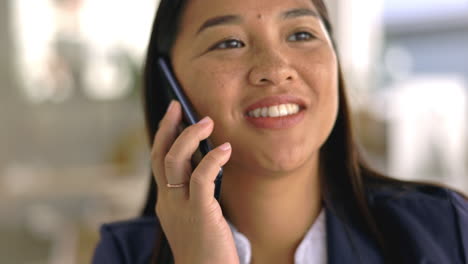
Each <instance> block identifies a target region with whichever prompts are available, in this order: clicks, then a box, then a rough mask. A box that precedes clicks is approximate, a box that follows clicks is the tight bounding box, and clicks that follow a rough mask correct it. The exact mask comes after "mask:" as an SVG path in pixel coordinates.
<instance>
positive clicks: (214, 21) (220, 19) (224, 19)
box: [196, 8, 319, 35]
mask: <svg viewBox="0 0 468 264" xmlns="http://www.w3.org/2000/svg"><path fill="white" fill-rule="evenodd" d="M302 16H312V17H316V18H319V15H318V14H317V13H316V12H315V11H314V10H312V9H308V8H296V9H291V10H288V11H286V12H284V13H281V15H280V17H281V18H283V19H289V18H296V17H302ZM240 23H242V17H241V16H239V15H224V16H217V17H213V18H210V19H208V20H206V21H205V22H204V23H203V24H202V25H201V26H200V28H198V30H197V33H196V35H198V34H200V33H201V32H202V31H204V30H205V29H207V28H210V27H215V26H221V25H226V24H240Z"/></svg>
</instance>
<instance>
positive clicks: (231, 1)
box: [181, 0, 317, 27]
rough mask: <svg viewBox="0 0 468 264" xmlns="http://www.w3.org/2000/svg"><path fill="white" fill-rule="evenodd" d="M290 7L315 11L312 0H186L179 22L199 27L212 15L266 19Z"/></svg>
mask: <svg viewBox="0 0 468 264" xmlns="http://www.w3.org/2000/svg"><path fill="white" fill-rule="evenodd" d="M292 9H309V10H312V11H313V12H314V13H317V11H316V8H315V6H314V4H313V2H312V0H188V1H187V5H186V7H185V10H184V14H183V15H182V21H181V22H182V24H183V25H184V27H187V26H189V27H199V26H200V25H201V24H202V23H204V22H205V21H207V20H209V19H211V18H213V17H224V16H236V17H242V18H245V19H251V18H255V19H268V18H273V17H274V16H278V15H279V14H280V13H282V12H286V10H292Z"/></svg>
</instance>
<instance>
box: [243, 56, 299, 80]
mask: <svg viewBox="0 0 468 264" xmlns="http://www.w3.org/2000/svg"><path fill="white" fill-rule="evenodd" d="M253 61H254V63H253V65H252V68H251V70H250V72H249V82H250V83H252V84H253V85H262V86H265V85H273V86H278V85H282V84H284V83H287V82H291V81H294V80H295V79H296V78H297V72H296V71H295V69H294V68H293V67H291V65H290V64H289V63H288V60H287V59H286V58H284V56H283V55H282V54H280V53H279V52H278V51H273V50H271V51H265V50H264V51H263V52H257V54H255V55H253Z"/></svg>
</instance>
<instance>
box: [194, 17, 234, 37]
mask: <svg viewBox="0 0 468 264" xmlns="http://www.w3.org/2000/svg"><path fill="white" fill-rule="evenodd" d="M241 22H242V18H241V17H240V16H238V15H225V16H217V17H213V18H210V19H208V20H206V21H205V23H203V24H202V25H201V26H200V28H199V29H198V31H197V34H200V32H202V31H203V30H205V29H207V28H210V27H215V26H220V25H226V24H240V23H241Z"/></svg>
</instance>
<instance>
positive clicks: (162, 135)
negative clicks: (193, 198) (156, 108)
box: [151, 100, 182, 190]
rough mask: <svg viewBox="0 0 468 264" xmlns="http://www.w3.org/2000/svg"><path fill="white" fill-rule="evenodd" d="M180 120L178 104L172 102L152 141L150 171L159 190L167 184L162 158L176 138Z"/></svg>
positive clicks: (180, 114) (180, 113)
mask: <svg viewBox="0 0 468 264" xmlns="http://www.w3.org/2000/svg"><path fill="white" fill-rule="evenodd" d="M181 120H182V112H181V106H180V103H179V102H177V101H175V100H173V101H172V102H171V104H170V105H169V107H168V109H167V111H166V114H165V115H164V117H163V119H162V120H161V122H160V123H159V128H158V131H157V132H156V135H155V138H154V141H153V142H154V143H153V148H152V149H151V164H152V170H153V174H154V176H155V178H156V183H157V185H158V189H159V190H160V189H161V187H163V188H165V187H166V184H167V180H166V176H165V172H164V157H165V156H166V154H167V152H168V151H169V149H170V148H171V146H172V143H173V142H174V140H175V139H176V137H177V134H178V133H177V126H178V124H179V123H180V121H181Z"/></svg>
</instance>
